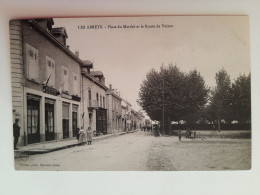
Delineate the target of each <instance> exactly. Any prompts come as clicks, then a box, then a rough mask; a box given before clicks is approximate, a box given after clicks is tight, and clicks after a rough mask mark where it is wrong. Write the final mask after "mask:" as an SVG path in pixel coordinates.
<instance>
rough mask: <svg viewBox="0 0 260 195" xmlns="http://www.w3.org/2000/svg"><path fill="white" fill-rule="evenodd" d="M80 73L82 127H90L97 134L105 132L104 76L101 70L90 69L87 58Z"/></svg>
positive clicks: (90, 65) (91, 66)
mask: <svg viewBox="0 0 260 195" xmlns="http://www.w3.org/2000/svg"><path fill="white" fill-rule="evenodd" d="M83 62H84V65H82V66H81V68H82V69H81V74H82V84H81V85H82V105H83V106H82V107H83V113H84V114H83V128H84V129H86V128H87V127H91V129H92V130H93V131H95V132H96V134H97V135H99V134H106V133H107V103H106V98H107V97H106V90H107V89H108V88H107V87H106V86H105V77H104V75H103V73H102V72H101V71H91V70H90V69H92V68H93V65H92V63H91V62H90V61H89V60H84V61H83Z"/></svg>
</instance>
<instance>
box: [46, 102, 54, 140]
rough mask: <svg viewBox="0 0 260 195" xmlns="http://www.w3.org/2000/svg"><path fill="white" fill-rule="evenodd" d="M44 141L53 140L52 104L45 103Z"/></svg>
mask: <svg viewBox="0 0 260 195" xmlns="http://www.w3.org/2000/svg"><path fill="white" fill-rule="evenodd" d="M45 140H46V141H51V140H54V104H49V103H45Z"/></svg>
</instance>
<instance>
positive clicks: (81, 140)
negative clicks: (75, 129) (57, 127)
mask: <svg viewBox="0 0 260 195" xmlns="http://www.w3.org/2000/svg"><path fill="white" fill-rule="evenodd" d="M78 134H79V143H80V144H81V145H82V146H84V143H85V142H86V131H85V129H83V128H82V129H80V130H79V133H78Z"/></svg>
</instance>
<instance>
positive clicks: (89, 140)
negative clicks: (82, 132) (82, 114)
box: [87, 127, 92, 145]
mask: <svg viewBox="0 0 260 195" xmlns="http://www.w3.org/2000/svg"><path fill="white" fill-rule="evenodd" d="M87 141H88V145H91V142H92V131H91V127H88V131H87Z"/></svg>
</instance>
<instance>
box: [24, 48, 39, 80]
mask: <svg viewBox="0 0 260 195" xmlns="http://www.w3.org/2000/svg"><path fill="white" fill-rule="evenodd" d="M26 61H27V77H28V78H29V79H33V80H35V81H39V72H38V71H39V68H38V66H39V65H38V50H37V49H35V48H33V47H32V46H30V45H29V44H26Z"/></svg>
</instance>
